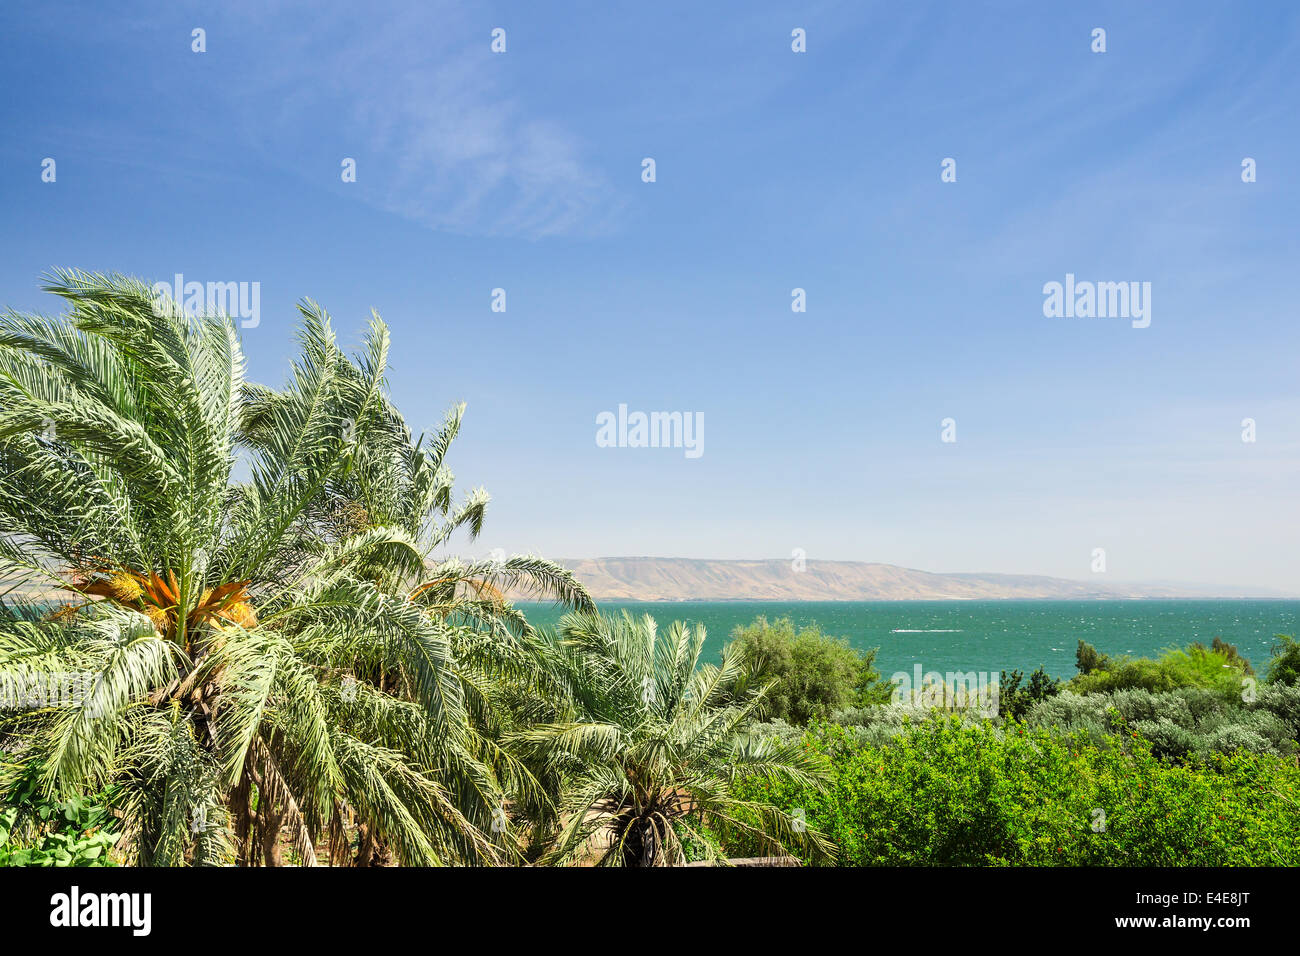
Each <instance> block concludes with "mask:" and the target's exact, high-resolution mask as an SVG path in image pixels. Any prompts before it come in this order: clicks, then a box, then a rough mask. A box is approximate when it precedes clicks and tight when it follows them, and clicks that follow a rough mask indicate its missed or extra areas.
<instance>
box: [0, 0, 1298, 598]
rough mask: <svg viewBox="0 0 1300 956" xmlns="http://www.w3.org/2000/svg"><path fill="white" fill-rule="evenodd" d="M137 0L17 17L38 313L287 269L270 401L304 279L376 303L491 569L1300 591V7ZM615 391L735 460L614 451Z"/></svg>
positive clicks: (267, 377) (270, 324) (332, 300)
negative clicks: (711, 562)
mask: <svg viewBox="0 0 1300 956" xmlns="http://www.w3.org/2000/svg"><path fill="white" fill-rule="evenodd" d="M104 6H106V5H101V4H84V5H77V4H59V3H47V4H41V5H40V6H39V7H37V6H33V7H31V8H30V9H27V10H20V9H18V8H17V7H16V6H7V7H6V8H5V9H4V10H3V12H0V37H2V38H0V47H2V48H3V54H4V55H3V57H0V81H2V82H3V86H4V89H5V90H6V94H5V97H4V98H3V100H2V101H0V122H2V127H3V129H4V133H5V135H4V137H3V140H2V141H0V172H2V175H0V208H3V210H4V213H3V215H4V224H5V228H4V230H3V233H2V234H0V242H2V243H3V250H2V252H3V255H0V302H3V304H4V305H7V306H12V307H14V308H18V309H27V310H35V309H39V310H52V309H55V308H57V304H56V303H55V302H54V300H52V299H50V298H49V297H47V296H44V295H42V294H41V293H40V292H39V276H40V275H41V274H42V273H43V272H45V271H47V270H49V269H50V268H52V267H56V266H75V267H79V268H84V269H90V270H100V271H121V272H126V273H130V274H135V275H139V276H143V277H146V278H149V279H150V280H155V279H164V280H170V279H171V277H172V276H173V275H174V274H175V273H177V272H181V273H183V274H184V275H185V276H186V278H187V279H191V280H199V281H243V282H254V281H255V282H259V283H260V284H261V323H260V325H259V326H258V327H257V328H255V329H248V330H246V331H245V333H244V342H245V347H246V350H247V352H248V354H249V357H250V366H251V374H252V375H253V377H254V378H256V379H258V380H261V381H265V382H268V383H272V384H275V383H278V382H280V381H281V380H282V379H283V376H284V374H285V372H286V370H287V366H288V362H289V359H290V357H291V355H292V353H293V346H292V329H293V325H294V312H293V304H294V302H295V301H296V300H297V299H299V298H300V297H302V296H311V297H313V298H315V299H317V300H319V301H320V302H322V303H323V304H324V305H325V306H326V307H327V308H328V309H329V310H330V311H331V313H332V314H333V315H334V316H335V319H336V322H337V325H338V328H339V330H340V333H341V335H342V337H343V338H344V340H345V341H355V340H356V339H357V338H358V336H359V332H360V330H361V328H362V326H363V324H364V321H365V319H366V317H367V316H368V313H369V309H370V308H372V307H373V308H375V309H377V310H378V311H379V312H380V313H381V314H382V315H383V317H384V318H385V320H386V321H387V322H388V323H389V324H390V325H391V327H392V332H393V340H394V350H393V363H392V365H393V367H392V372H391V376H390V381H391V387H392V392H393V395H394V397H395V398H396V399H397V401H398V403H399V405H400V406H401V407H402V408H403V409H404V410H405V411H406V413H407V415H408V418H409V419H410V420H411V422H412V423H413V424H414V425H416V426H429V427H431V426H433V425H434V424H436V423H437V421H439V420H440V418H441V416H442V413H443V410H444V409H445V408H446V407H447V406H448V405H450V404H451V403H452V402H454V401H457V400H464V401H466V402H468V404H469V409H468V413H467V417H466V422H465V431H464V433H463V436H462V438H461V439H460V441H459V442H458V445H457V448H456V450H455V452H454V457H453V461H452V465H453V467H454V469H455V471H456V473H457V476H458V479H459V480H460V482H461V484H462V487H463V488H464V489H465V490H468V488H469V487H470V486H473V485H480V484H481V485H484V486H486V487H487V488H488V489H489V490H490V491H491V492H492V494H493V496H494V503H493V506H492V509H491V511H490V513H489V520H488V524H487V527H486V529H485V533H484V535H483V537H482V538H481V539H480V541H479V542H478V543H477V544H475V545H471V546H467V547H466V548H465V550H466V551H467V552H468V553H482V552H484V551H486V550H487V549H489V548H497V547H500V548H502V549H504V550H506V551H507V552H521V551H535V552H540V553H543V554H546V555H548V556H552V557H586V556H596V555H628V554H649V555H672V556H687V557H716V558H739V557H788V556H789V555H790V553H791V551H792V549H794V548H802V549H804V551H805V552H806V553H807V555H808V557H809V559H816V558H830V559H860V560H875V561H887V562H893V563H898V564H904V565H908V566H911V567H920V568H925V569H929V570H939V571H958V570H970V571H975V570H978V571H1005V572H1021V573H1046V574H1056V575H1062V576H1066V577H1075V578H1089V577H1091V576H1092V572H1091V563H1092V552H1093V549H1094V548H1098V547H1101V548H1105V550H1106V556H1107V572H1106V573H1107V575H1108V576H1110V577H1112V578H1114V579H1116V580H1152V579H1162V580H1179V581H1190V582H1207V583H1214V584H1230V585H1242V586H1258V587H1269V588H1280V589H1284V590H1287V591H1289V592H1295V591H1298V590H1300V586H1297V583H1296V582H1297V573H1296V572H1297V570H1300V558H1297V548H1296V546H1295V543H1294V537H1295V535H1294V529H1295V528H1296V526H1297V518H1300V509H1298V508H1297V503H1296V502H1297V496H1296V494H1295V491H1296V488H1297V478H1300V400H1298V390H1297V384H1296V383H1297V367H1296V357H1297V348H1296V346H1297V344H1298V342H1297V339H1298V335H1297V331H1296V329H1297V318H1300V316H1297V301H1298V298H1297V291H1296V283H1297V276H1300V269H1297V266H1296V263H1297V253H1298V252H1300V229H1298V227H1297V223H1300V185H1298V181H1297V174H1296V171H1295V168H1294V163H1295V158H1296V156H1297V146H1300V124H1297V122H1296V116H1297V114H1298V106H1300V79H1298V78H1297V74H1296V70H1295V64H1296V62H1298V61H1300V56H1298V55H1297V54H1298V53H1300V49H1298V48H1300V7H1297V6H1296V5H1295V4H1292V3H1289V2H1276V3H1265V2H1256V3H1250V4H1245V5H1240V6H1239V7H1236V8H1232V7H1227V6H1226V5H1223V4H1218V3H1167V4H1166V3H1143V4H1134V3H1131V2H1127V3H1114V4H1109V3H1097V4H1069V5H1066V4H1047V3H1041V2H1033V3H989V4H968V3H957V2H948V3H933V4H928V3H919V2H918V3H907V4H899V3H881V4H868V3H862V2H846V3H811V4H769V3H754V2H744V3H739V2H738V3H718V4H691V3H682V4H677V3H662V2H661V3H654V4H621V3H589V4H523V3H505V4H468V3H467V4H439V3H436V2H435V3H430V2H420V3H410V4H405V3H382V2H377V3H372V4H364V5H359V6H357V5H349V6H348V7H344V6H342V5H339V7H338V9H337V10H335V11H334V12H320V11H318V10H317V9H316V8H315V6H316V5H308V4H302V5H297V4H275V3H256V4H253V3H250V4H239V3H233V4H222V5H221V9H220V10H219V11H215V12H214V11H207V10H204V9H202V7H199V6H195V5H187V4H184V3H176V4H167V5H163V4H159V5H156V7H146V6H131V5H120V6H118V5H115V6H118V9H117V10H116V11H115V12H113V13H110V12H108V11H106V10H105V9H103V7H104ZM196 27H201V28H203V29H204V30H205V31H206V45H207V51H206V52H204V53H194V52H192V51H191V31H192V30H193V29H194V28H196ZM497 27H500V28H503V29H505V31H506V41H507V48H506V52H505V53H504V54H494V53H493V52H492V51H491V49H490V44H491V32H492V30H493V29H494V28H497ZM796 27H798V28H802V29H804V30H806V35H807V52H806V53H794V52H793V51H792V50H791V30H792V29H794V28H796ZM1097 27H1101V28H1104V29H1105V30H1106V45H1107V50H1106V52H1105V53H1094V52H1092V50H1091V44H1092V39H1091V34H1092V31H1093V29H1094V28H1097ZM46 157H51V158H54V159H55V160H56V163H57V180H56V181H55V182H53V183H47V182H42V180H41V162H42V160H43V159H44V158H46ZM344 157H352V158H354V159H355V160H356V162H357V181H356V182H355V183H344V182H342V181H341V177H340V162H341V160H342V159H343V158H344ZM645 157H653V158H654V159H655V161H656V174H657V181H656V182H654V183H645V182H642V180H641V169H642V166H641V163H642V159H643V158H645ZM945 157H952V158H954V159H955V160H956V161H957V181H956V182H954V183H942V182H940V162H941V161H942V160H943V159H944V158H945ZM1244 157H1251V158H1253V159H1254V160H1255V161H1256V163H1257V175H1258V180H1257V181H1256V182H1254V183H1249V184H1247V183H1243V182H1242V180H1241V163H1242V159H1243V158H1244ZM1066 273H1073V274H1075V275H1076V276H1078V277H1079V279H1081V280H1082V279H1091V280H1098V281H1142V282H1150V283H1151V285H1152V304H1151V319H1152V321H1151V325H1150V327H1149V328H1145V329H1135V328H1132V327H1131V325H1130V323H1129V322H1128V321H1127V320H1124V319H1119V318H1091V319H1087V318H1074V319H1063V318H1046V317H1045V316H1044V314H1043V308H1042V307H1043V298H1044V297H1043V292H1042V288H1043V285H1044V283H1047V282H1051V281H1063V279H1064V277H1065V275H1066ZM796 287H799V288H803V289H805V290H806V293H807V303H808V307H807V312H806V313H803V314H796V313H792V312H791V309H790V302H791V290H792V289H793V288H796ZM494 288H504V289H505V290H506V295H507V310H506V312H504V313H494V312H492V311H491V309H490V301H491V291H492V290H493V289H494ZM620 403H622V404H626V405H628V406H629V408H631V409H634V410H637V409H640V410H645V411H651V410H676V411H684V412H698V413H702V414H703V417H704V420H705V423H706V424H705V443H704V454H703V455H702V456H701V457H699V458H698V459H688V458H687V457H686V456H685V455H684V454H683V453H682V451H681V450H680V449H642V448H601V447H597V445H596V442H595V431H596V426H595V418H596V415H597V414H598V413H600V412H602V411H612V410H616V409H617V407H618V405H619V404H620ZM948 417H951V418H953V419H955V420H956V423H957V441H956V442H955V443H943V442H941V441H940V422H941V421H942V420H943V419H944V418H948ZM1247 417H1249V418H1253V419H1255V420H1256V423H1257V426H1256V427H1257V441H1256V442H1254V443H1245V442H1243V441H1242V440H1241V431H1242V428H1241V422H1242V419H1243V418H1247Z"/></svg>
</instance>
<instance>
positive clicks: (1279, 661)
mask: <svg viewBox="0 0 1300 956" xmlns="http://www.w3.org/2000/svg"><path fill="white" fill-rule="evenodd" d="M1268 682H1269V683H1270V684H1300V641H1297V640H1296V639H1295V638H1294V637H1292V636H1291V635H1290V634H1278V635H1277V643H1276V644H1274V645H1273V659H1272V660H1271V661H1269V664H1268Z"/></svg>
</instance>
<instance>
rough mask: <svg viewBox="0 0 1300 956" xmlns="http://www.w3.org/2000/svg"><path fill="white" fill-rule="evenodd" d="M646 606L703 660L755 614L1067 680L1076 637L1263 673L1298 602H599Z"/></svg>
mask: <svg viewBox="0 0 1300 956" xmlns="http://www.w3.org/2000/svg"><path fill="white" fill-rule="evenodd" d="M519 607H520V608H521V609H522V610H524V612H525V613H526V614H527V615H528V619H529V620H530V621H531V622H532V623H533V625H534V626H535V627H543V628H549V627H552V626H553V625H554V624H555V622H556V621H558V620H559V618H560V617H561V615H562V613H563V612H562V610H561V609H559V608H556V607H555V606H553V605H545V604H532V603H526V604H520V605H519ZM625 608H626V609H627V610H629V611H631V612H632V613H634V614H643V613H649V614H651V615H653V616H654V617H655V619H656V620H657V621H658V622H659V624H660V626H661V627H662V626H665V625H667V624H668V623H669V622H671V621H674V620H682V621H688V622H690V623H692V624H703V625H704V627H705V628H706V629H707V631H708V640H707V641H706V643H705V648H704V657H703V659H704V661H705V662H716V661H717V659H718V653H719V650H720V649H721V647H722V645H723V644H724V643H725V642H726V641H727V640H728V639H729V637H730V635H731V631H732V629H733V628H734V627H736V626H737V625H739V624H747V623H749V622H750V621H752V620H753V619H754V618H755V617H757V616H758V615H760V614H764V615H766V616H767V617H768V618H769V619H771V618H777V617H790V618H792V619H793V620H794V621H795V623H796V624H797V625H807V624H813V623H816V624H819V625H821V628H822V630H823V631H824V632H825V633H827V634H831V635H834V636H836V637H844V638H848V641H849V643H850V644H851V645H852V646H853V647H856V648H859V649H866V648H871V647H879V648H880V652H879V653H878V654H877V655H876V669H877V670H878V671H880V673H881V674H883V675H884V676H885V677H886V678H888V677H889V675H890V674H892V673H894V672H895V671H906V672H907V673H909V674H910V673H912V670H913V668H914V666H915V665H916V664H920V665H921V666H922V668H923V669H924V670H926V671H931V670H934V671H939V672H941V673H947V672H949V671H963V672H965V671H986V672H988V673H990V674H995V675H996V674H997V673H998V672H999V671H1002V670H1007V671H1010V670H1012V669H1017V668H1018V669H1019V670H1022V671H1024V672H1025V673H1026V674H1028V673H1029V672H1030V671H1032V670H1034V669H1035V668H1037V667H1040V666H1041V667H1043V668H1045V669H1046V670H1047V672H1048V673H1049V674H1051V675H1052V676H1053V677H1063V678H1068V677H1073V676H1074V674H1075V667H1074V652H1075V647H1076V645H1077V644H1078V642H1079V641H1080V640H1084V641H1087V642H1088V643H1089V644H1092V645H1093V646H1094V647H1096V648H1097V649H1098V650H1099V651H1102V652H1103V653H1106V654H1110V655H1112V656H1116V655H1121V654H1128V655H1131V656H1134V657H1151V656H1155V655H1157V654H1158V653H1159V652H1160V651H1162V650H1164V649H1165V648H1168V647H1184V646H1186V645H1187V644H1189V643H1191V642H1192V641H1200V642H1202V643H1203V644H1206V645H1207V646H1208V645H1209V643H1210V642H1211V641H1212V640H1214V638H1215V637H1221V638H1223V639H1224V640H1225V641H1227V642H1228V643H1230V644H1236V645H1237V649H1238V650H1239V651H1240V652H1241V654H1242V655H1243V656H1245V657H1247V658H1248V659H1249V660H1250V661H1251V663H1252V664H1254V665H1255V668H1256V670H1257V671H1259V672H1261V673H1262V671H1263V669H1264V666H1265V665H1267V663H1268V659H1269V657H1270V656H1271V654H1270V652H1269V648H1270V647H1271V646H1272V645H1273V643H1274V635H1276V634H1295V633H1297V628H1298V627H1300V601H1213V600H1211V601H1155V600H1151V601H862V602H858V601H834V602H794V603H783V602H769V601H727V602H713V601H700V602H694V601H687V602H681V603H671V604H664V603H629V602H610V603H605V604H602V605H601V609H602V610H604V611H606V612H608V611H619V610H622V609H625Z"/></svg>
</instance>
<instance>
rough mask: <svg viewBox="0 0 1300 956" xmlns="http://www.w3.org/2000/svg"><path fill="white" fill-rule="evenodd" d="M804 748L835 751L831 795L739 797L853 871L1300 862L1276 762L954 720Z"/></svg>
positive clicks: (1293, 814)
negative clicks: (874, 740)
mask: <svg viewBox="0 0 1300 956" xmlns="http://www.w3.org/2000/svg"><path fill="white" fill-rule="evenodd" d="M804 746H805V747H807V748H808V749H809V750H810V751H812V752H818V753H827V754H830V753H833V754H835V758H834V761H833V766H834V781H833V782H832V784H831V785H830V786H829V787H827V788H825V789H824V790H821V791H815V790H812V789H809V788H802V787H799V786H797V785H792V784H790V783H786V782H773V781H767V780H759V779H753V780H750V781H747V782H746V783H745V784H744V785H743V786H742V788H741V791H740V792H742V793H744V794H745V795H746V796H748V797H749V798H751V799H757V800H770V801H773V802H775V803H777V804H779V805H781V806H783V807H786V808H787V809H788V810H790V811H791V812H794V811H795V810H796V809H798V810H801V811H802V812H803V814H804V816H805V817H806V819H807V822H808V825H809V826H813V827H817V828H818V829H821V830H822V831H824V832H825V833H826V834H827V835H828V836H829V837H830V838H831V840H832V841H834V843H835V844H836V845H837V846H838V847H839V848H840V855H839V856H838V857H837V860H836V861H837V862H838V863H840V864H843V865H945V866H947V865H959V866H960V865H974V866H984V865H1015V866H1051V865H1064V866H1072V865H1077V866H1225V865H1275V866H1295V865H1297V864H1300V814H1298V813H1297V805H1298V804H1297V801H1300V769H1298V768H1297V767H1296V766H1295V765H1294V763H1293V762H1291V761H1288V760H1284V759H1279V758H1276V757H1270V756H1265V755H1259V754H1252V753H1248V752H1245V751H1238V752H1236V753H1233V754H1230V755H1215V756H1212V757H1210V758H1207V759H1205V760H1197V761H1194V762H1191V763H1188V764H1186V765H1175V764H1170V763H1168V762H1166V761H1163V760H1161V759H1159V758H1158V757H1157V756H1155V755H1154V754H1153V753H1152V752H1151V748H1150V746H1149V744H1148V743H1147V742H1146V741H1145V740H1144V739H1143V738H1142V737H1141V736H1140V735H1138V734H1137V733H1136V732H1135V731H1132V730H1125V731H1123V732H1121V733H1119V734H1113V735H1109V736H1107V737H1105V738H1104V739H1102V740H1101V741H1100V742H1094V741H1091V740H1089V739H1087V738H1085V737H1081V736H1070V735H1061V734H1058V733H1056V732H1054V731H1051V730H1049V729H1046V728H1033V727H1025V726H1023V725H1020V724H1016V723H1010V724H1007V725H1006V727H1005V728H998V727H997V726H995V725H994V724H993V723H991V722H984V723H980V724H974V725H972V724H970V723H968V722H963V721H962V720H961V719H960V718H959V717H956V716H951V715H949V716H942V715H937V716H935V717H934V718H931V719H928V720H925V721H922V722H921V723H918V724H914V725H911V726H909V727H908V728H907V729H906V730H905V731H904V733H902V734H901V735H899V736H898V737H896V738H895V739H893V740H892V741H891V742H890V743H888V744H885V745H883V746H876V745H866V746H858V745H855V744H852V743H850V742H847V741H846V739H845V733H844V730H843V728H840V727H838V726H835V725H819V726H817V727H815V728H813V729H812V730H810V731H809V732H808V734H807V735H806V737H805V739H804ZM724 841H725V843H726V845H727V846H728V847H729V848H730V850H731V852H733V853H735V854H737V855H741V854H744V853H745V852H746V851H748V850H749V849H750V847H749V846H748V845H747V844H746V841H745V839H744V837H743V835H737V834H734V833H727V834H724ZM809 862H812V861H809Z"/></svg>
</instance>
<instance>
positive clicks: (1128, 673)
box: [1068, 641, 1250, 696]
mask: <svg viewBox="0 0 1300 956" xmlns="http://www.w3.org/2000/svg"><path fill="white" fill-rule="evenodd" d="M1085 648H1088V645H1086V644H1084V643H1083V642H1082V641H1080V648H1079V653H1078V654H1077V655H1076V658H1077V659H1078V660H1079V662H1080V668H1081V669H1080V673H1079V674H1078V675H1077V676H1076V677H1075V678H1074V679H1073V680H1071V681H1070V683H1069V685H1068V686H1069V688H1070V690H1073V691H1074V692H1075V693H1078V694H1089V693H1105V692H1107V691H1115V690H1125V689H1139V690H1148V691H1170V690H1177V689H1178V688H1180V687H1204V688H1209V689H1212V690H1215V691H1217V692H1219V693H1221V694H1224V695H1226V696H1236V695H1239V694H1240V693H1241V690H1242V686H1243V684H1242V681H1243V678H1244V677H1245V676H1246V675H1247V674H1249V673H1250V663H1249V662H1248V661H1246V660H1245V659H1244V658H1242V657H1241V656H1240V655H1238V654H1237V651H1236V648H1234V647H1232V646H1231V645H1226V644H1223V643H1222V642H1219V643H1218V647H1217V649H1216V648H1208V649H1207V648H1206V647H1204V646H1203V645H1200V644H1192V645H1190V646H1189V647H1187V648H1186V649H1185V650H1182V649H1178V648H1171V649H1170V650H1167V651H1165V653H1164V654H1163V655H1162V656H1161V657H1159V658H1158V659H1154V660H1153V659H1151V658H1149V657H1137V658H1128V657H1125V658H1119V659H1110V658H1100V659H1099V660H1093V659H1092V658H1091V657H1090V656H1089V655H1087V654H1085V650H1084V649H1085ZM1089 650H1091V649H1090V648H1089ZM1093 653H1094V654H1095V652H1093ZM1085 662H1087V663H1088V664H1089V668H1088V669H1087V670H1083V669H1082V667H1083V664H1084V663H1085Z"/></svg>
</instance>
